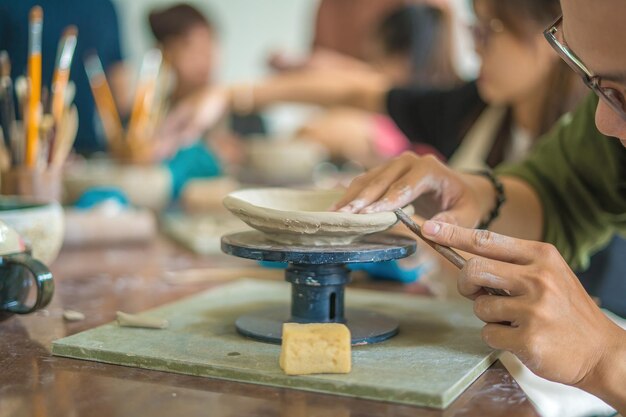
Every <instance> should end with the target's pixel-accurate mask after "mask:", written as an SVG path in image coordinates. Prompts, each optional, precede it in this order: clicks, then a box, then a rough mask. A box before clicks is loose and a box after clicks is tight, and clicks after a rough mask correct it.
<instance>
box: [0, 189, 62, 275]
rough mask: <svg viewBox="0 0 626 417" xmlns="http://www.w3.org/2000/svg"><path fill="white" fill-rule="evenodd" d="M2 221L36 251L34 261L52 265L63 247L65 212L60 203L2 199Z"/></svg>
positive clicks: (25, 199)
mask: <svg viewBox="0 0 626 417" xmlns="http://www.w3.org/2000/svg"><path fill="white" fill-rule="evenodd" d="M0 220H1V221H3V222H4V223H6V224H7V225H8V226H9V227H11V228H13V229H14V230H15V231H16V232H17V233H19V234H20V236H22V237H23V238H24V241H25V242H26V244H28V245H29V246H30V247H31V248H32V252H33V258H35V259H37V260H40V261H41V262H43V263H45V264H46V265H50V264H51V263H52V261H54V260H55V259H56V258H57V256H58V255H59V251H60V250H61V246H62V245H63V233H64V217H63V208H62V207H61V205H60V204H59V203H57V202H54V201H52V202H45V201H40V200H37V199H33V198H27V197H10V196H8V197H6V196H3V197H2V198H0Z"/></svg>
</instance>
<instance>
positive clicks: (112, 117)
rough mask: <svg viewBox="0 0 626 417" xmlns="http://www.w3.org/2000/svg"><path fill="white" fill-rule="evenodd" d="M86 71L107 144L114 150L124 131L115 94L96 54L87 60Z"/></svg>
mask: <svg viewBox="0 0 626 417" xmlns="http://www.w3.org/2000/svg"><path fill="white" fill-rule="evenodd" d="M85 71H86V72H87V78H88V79H89V86H90V87H91V92H92V93H93V97H94V100H95V102H96V109H97V110H98V114H99V115H100V120H101V121H102V127H103V128H104V134H105V136H106V138H107V142H108V144H109V146H110V147H112V148H113V149H115V148H117V147H119V146H120V143H121V141H122V138H123V135H124V130H123V128H122V122H121V120H120V115H119V113H118V111H117V106H116V105H115V100H114V99H113V93H112V92H111V88H110V87H109V83H108V82H107V79H106V75H105V73H104V69H103V68H102V62H101V61H100V58H98V55H96V54H95V53H93V54H90V55H88V56H87V57H86V58H85Z"/></svg>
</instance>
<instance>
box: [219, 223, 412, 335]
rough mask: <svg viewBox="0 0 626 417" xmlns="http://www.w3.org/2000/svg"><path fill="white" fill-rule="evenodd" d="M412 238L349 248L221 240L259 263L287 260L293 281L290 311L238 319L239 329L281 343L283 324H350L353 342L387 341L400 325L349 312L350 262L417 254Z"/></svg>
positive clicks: (379, 238) (379, 237) (247, 237)
mask: <svg viewBox="0 0 626 417" xmlns="http://www.w3.org/2000/svg"><path fill="white" fill-rule="evenodd" d="M415 248H416V244H415V241H413V240H412V239H407V238H401V237H397V236H393V235H388V234H375V235H371V236H368V237H366V238H365V239H363V240H361V241H358V242H355V243H352V244H350V245H345V246H303V245H282V244H278V243H273V242H271V241H270V240H268V239H267V238H266V237H265V235H263V233H261V232H257V231H251V232H240V233H234V234H230V235H226V236H224V237H222V251H223V252H225V253H227V254H229V255H233V256H238V257H240V258H248V259H254V260H257V261H269V262H287V263H288V267H287V269H286V270H285V280H286V281H287V282H290V283H291V288H292V291H291V313H290V314H289V313H288V312H287V313H286V312H285V309H284V308H271V309H265V310H261V311H257V312H255V313H253V314H247V315H243V316H241V317H239V318H238V319H237V321H236V322H235V324H236V327H237V331H238V332H239V333H241V334H242V335H244V336H248V337H251V338H253V339H256V340H259V341H262V342H268V343H280V342H281V334H282V325H283V323H285V322H296V323H345V324H346V325H347V326H348V328H349V329H350V332H351V334H352V344H353V345H361V344H370V343H377V342H382V341H383V340H387V339H389V338H390V337H393V336H395V335H396V334H397V333H398V321H397V320H395V319H392V318H390V317H387V316H385V315H383V314H379V313H375V312H372V311H368V310H354V309H350V308H347V309H346V308H345V303H344V290H345V286H346V284H348V283H349V282H350V270H349V269H348V268H347V267H346V264H348V263H357V262H358V263H363V262H381V261H390V260H393V259H399V258H404V257H407V256H409V255H411V254H413V253H414V252H415Z"/></svg>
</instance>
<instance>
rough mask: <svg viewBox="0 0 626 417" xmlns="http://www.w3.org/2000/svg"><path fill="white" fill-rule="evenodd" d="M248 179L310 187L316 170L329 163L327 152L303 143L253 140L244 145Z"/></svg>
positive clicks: (257, 181)
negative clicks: (304, 184) (320, 165)
mask: <svg viewBox="0 0 626 417" xmlns="http://www.w3.org/2000/svg"><path fill="white" fill-rule="evenodd" d="M246 156H247V162H248V165H247V169H248V170H249V171H250V172H248V175H249V176H251V179H252V180H254V182H255V183H259V182H263V183H267V184H301V183H311V181H312V179H313V173H314V172H315V167H317V166H318V165H319V164H321V163H322V162H324V161H326V160H327V159H328V152H327V151H326V149H325V148H324V147H323V146H322V145H320V144H318V143H315V142H311V141H306V140H270V139H253V140H250V141H248V142H247V143H246Z"/></svg>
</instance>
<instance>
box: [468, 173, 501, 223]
mask: <svg viewBox="0 0 626 417" xmlns="http://www.w3.org/2000/svg"><path fill="white" fill-rule="evenodd" d="M463 179H464V180H465V182H466V183H467V184H468V185H469V187H470V188H471V189H472V191H473V192H474V194H475V197H476V200H477V202H478V210H479V213H480V214H479V217H478V218H477V219H476V225H478V224H479V223H480V222H482V221H483V220H484V219H486V218H488V217H489V215H490V213H491V212H493V210H494V208H495V207H496V190H495V188H494V187H493V184H492V183H491V181H489V180H488V179H487V178H485V177H484V176H482V175H477V174H463Z"/></svg>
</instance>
